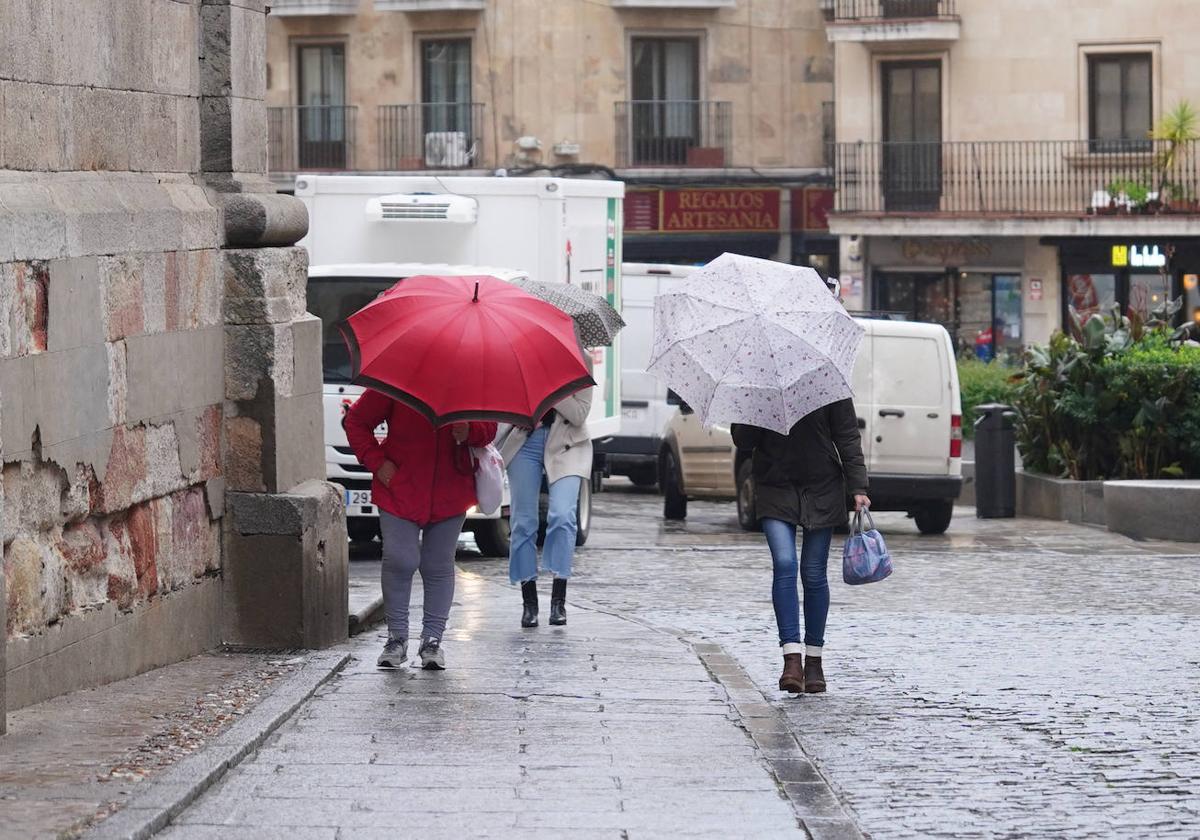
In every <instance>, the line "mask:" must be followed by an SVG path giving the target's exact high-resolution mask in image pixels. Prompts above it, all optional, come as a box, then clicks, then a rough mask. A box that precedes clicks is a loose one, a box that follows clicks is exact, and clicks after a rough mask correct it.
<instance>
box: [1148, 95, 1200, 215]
mask: <svg viewBox="0 0 1200 840" xmlns="http://www.w3.org/2000/svg"><path fill="white" fill-rule="evenodd" d="M1150 137H1151V139H1152V140H1155V141H1157V143H1156V145H1157V146H1158V148H1157V150H1156V151H1155V154H1154V167H1155V170H1156V176H1157V177H1156V180H1157V182H1158V198H1159V199H1160V200H1162V201H1163V202H1164V203H1167V197H1168V196H1170V202H1169V203H1170V204H1171V205H1186V204H1187V203H1188V202H1190V203H1192V204H1194V203H1195V196H1194V193H1192V191H1191V190H1190V189H1188V188H1183V189H1181V188H1180V187H1181V185H1179V184H1178V183H1172V182H1171V180H1170V178H1171V175H1172V174H1173V173H1174V170H1175V168H1176V166H1178V165H1179V164H1180V163H1181V162H1183V161H1184V160H1186V158H1187V156H1188V155H1190V154H1191V153H1192V147H1193V146H1194V145H1195V141H1196V140H1200V114H1198V113H1197V112H1196V109H1195V108H1193V107H1192V104H1191V103H1190V102H1189V101H1187V100H1186V99H1184V100H1181V101H1180V102H1179V103H1178V104H1177V105H1176V106H1175V107H1174V108H1172V109H1171V110H1170V111H1168V112H1167V113H1165V114H1163V115H1162V117H1161V118H1160V119H1159V121H1158V123H1157V124H1156V125H1155V126H1154V128H1153V129H1152V130H1151V131H1150ZM1189 193H1192V194H1191V195H1189Z"/></svg>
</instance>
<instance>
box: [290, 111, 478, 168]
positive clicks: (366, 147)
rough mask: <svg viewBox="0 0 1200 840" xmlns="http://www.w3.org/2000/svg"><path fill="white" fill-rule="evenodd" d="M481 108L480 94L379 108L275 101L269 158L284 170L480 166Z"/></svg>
mask: <svg viewBox="0 0 1200 840" xmlns="http://www.w3.org/2000/svg"><path fill="white" fill-rule="evenodd" d="M483 113H484V106H483V105H482V104H481V103H477V102H436V103H429V102H424V103H410V104H403V105H380V106H378V107H377V108H376V109H375V110H374V111H370V110H367V109H362V110H360V109H359V108H358V107H357V106H354V105H314V106H294V105H293V106H284V107H272V108H268V109H267V130H268V165H269V167H270V171H271V173H272V174H273V175H274V176H276V177H279V178H286V177H288V176H290V175H292V174H294V173H296V172H339V171H355V170H362V171H418V170H452V169H471V168H478V167H481V166H484V165H485V161H484V157H483V154H482V149H483V139H482V138H483ZM372 120H373V122H372ZM360 123H361V124H360ZM360 138H373V139H374V140H375V141H376V142H375V143H374V145H372V144H371V143H369V142H365V143H364V142H360Z"/></svg>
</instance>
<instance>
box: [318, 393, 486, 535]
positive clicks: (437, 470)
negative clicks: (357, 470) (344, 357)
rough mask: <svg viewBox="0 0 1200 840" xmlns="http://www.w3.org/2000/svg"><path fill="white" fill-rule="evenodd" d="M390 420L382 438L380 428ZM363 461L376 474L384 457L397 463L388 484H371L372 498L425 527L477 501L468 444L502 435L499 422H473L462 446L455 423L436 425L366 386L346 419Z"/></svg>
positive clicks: (344, 422)
mask: <svg viewBox="0 0 1200 840" xmlns="http://www.w3.org/2000/svg"><path fill="white" fill-rule="evenodd" d="M384 421H386V422H387V437H386V438H385V439H384V440H383V442H382V443H380V442H379V441H378V440H377V439H376V438H375V427H376V426H378V425H379V424H380V423H383V422H384ZM342 425H343V426H344V427H345V429H346V437H347V439H348V440H349V441H350V446H351V448H352V449H353V450H354V454H355V455H356V456H357V457H358V460H359V461H360V462H361V463H362V465H363V466H365V467H366V468H367V469H369V470H370V471H371V472H372V473H373V474H378V472H379V468H380V467H381V466H383V463H384V461H391V462H392V463H393V464H395V465H396V476H395V478H393V479H392V483H391V485H390V486H387V487H385V486H384V485H383V483H382V482H381V481H380V480H379V479H378V478H375V480H374V481H373V482H372V483H371V501H372V503H373V504H375V505H376V506H378V507H379V509H380V510H382V511H386V512H387V513H390V514H391V515H392V516H398V517H400V518H401V519H407V520H408V521H410V522H416V523H417V524H418V525H421V526H425V525H429V524H431V523H433V522H441V521H442V520H444V519H451V518H453V517H455V516H460V515H461V514H462V513H464V512H465V511H466V510H467V509H468V508H469V507H471V506H472V505H474V504H475V503H476V500H475V470H474V466H473V464H472V463H471V455H470V452H469V451H468V450H467V447H468V446H486V445H487V444H489V443H491V442H492V440H493V438H495V437H496V424H495V423H470V424H469V427H470V431H469V432H468V434H467V442H466V444H464V445H461V446H460V445H459V444H458V443H457V442H456V441H455V440H454V435H453V433H452V432H451V430H450V428H451V427H450V426H444V427H443V428H441V429H435V428H434V427H433V424H432V423H430V422H429V421H428V420H427V419H425V417H424V416H423V415H421V414H418V413H417V412H416V411H413V410H412V409H411V408H409V407H408V406H406V405H405V404H404V403H401V402H397V401H396V400H394V399H392V398H391V397H388V396H385V395H383V394H381V393H379V392H378V391H366V392H364V393H363V395H362V396H361V397H359V398H358V401H357V402H355V403H354V405H353V406H351V407H350V410H349V411H348V412H346V417H345V418H344V419H343V420H342Z"/></svg>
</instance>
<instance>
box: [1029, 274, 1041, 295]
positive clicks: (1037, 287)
mask: <svg viewBox="0 0 1200 840" xmlns="http://www.w3.org/2000/svg"><path fill="white" fill-rule="evenodd" d="M1029 299H1030V300H1041V299H1042V280H1041V278H1040V277H1030V278H1029Z"/></svg>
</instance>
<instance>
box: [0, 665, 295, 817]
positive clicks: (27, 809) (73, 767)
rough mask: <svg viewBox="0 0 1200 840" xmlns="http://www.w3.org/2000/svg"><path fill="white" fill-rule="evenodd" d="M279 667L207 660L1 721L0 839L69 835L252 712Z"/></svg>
mask: <svg viewBox="0 0 1200 840" xmlns="http://www.w3.org/2000/svg"><path fill="white" fill-rule="evenodd" d="M288 660H289V657H287V656H278V655H272V656H263V655H256V654H242V653H236V654H235V653H221V652H214V653H206V654H202V655H200V656H195V657H192V658H191V659H187V660H185V661H183V662H179V663H176V664H174V665H168V666H166V667H165V668H159V669H156V670H154V671H150V672H149V673H145V674H142V675H140V676H136V677H132V678H130V679H127V680H121V681H120V682H115V683H110V684H109V685H106V686H102V687H100V688H95V689H86V690H83V691H77V692H74V693H71V694H66V695H63V696H61V697H56V698H54V699H52V700H47V701H46V702H44V703H39V704H37V705H36V706H28V707H26V708H24V709H18V710H17V711H15V712H10V713H9V719H8V722H9V733H8V735H6V736H5V737H4V738H2V739H0V840H39V838H46V839H47V840H49V838H59V837H68V836H75V835H76V832H77V831H79V830H82V829H83V828H84V827H85V826H87V825H89V824H90V823H92V822H94V821H96V820H97V819H101V818H103V817H105V816H107V815H108V814H109V813H110V812H111V811H113V810H115V809H116V808H118V807H120V806H121V805H122V804H123V803H124V802H125V801H126V800H127V799H128V797H129V796H130V794H131V793H134V794H136V793H137V792H138V791H140V790H142V789H144V788H145V786H146V785H147V781H146V780H147V779H152V778H153V777H156V776H158V775H159V774H161V773H162V772H163V771H164V770H166V769H167V768H168V767H170V766H172V765H174V764H175V763H176V762H177V761H178V760H179V759H181V758H184V757H185V756H188V755H192V754H194V753H196V752H197V751H199V750H201V749H202V748H203V747H204V746H206V745H207V744H208V743H210V742H211V741H212V740H213V739H214V738H216V737H217V736H218V735H219V734H220V733H221V732H223V731H224V730H225V729H226V728H227V727H228V726H229V725H230V724H232V723H233V722H234V721H236V720H239V719H241V718H242V717H243V716H244V715H246V714H247V713H248V712H249V711H251V710H252V709H254V708H255V707H256V706H257V705H258V703H260V702H261V701H262V700H263V699H264V698H266V697H268V696H269V695H270V694H271V693H272V691H274V689H275V688H276V686H277V685H278V684H279V683H280V682H281V681H283V680H285V679H286V677H287V676H288V675H289V674H290V673H291V672H292V671H293V670H294V664H291V663H289V661H288Z"/></svg>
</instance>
